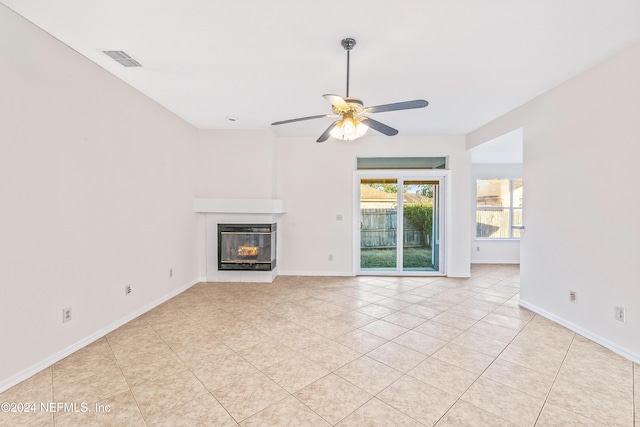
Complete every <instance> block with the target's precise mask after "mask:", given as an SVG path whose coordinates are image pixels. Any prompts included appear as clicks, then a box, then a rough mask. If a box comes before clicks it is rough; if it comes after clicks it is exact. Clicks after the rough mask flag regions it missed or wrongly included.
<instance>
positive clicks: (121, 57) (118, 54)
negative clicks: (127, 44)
mask: <svg viewBox="0 0 640 427" xmlns="http://www.w3.org/2000/svg"><path fill="white" fill-rule="evenodd" d="M102 52H103V53H104V54H105V55H107V56H108V57H109V58H111V59H113V60H114V61H116V62H118V63H120V64H121V65H124V66H125V67H142V64H141V63H139V62H138V61H136V60H135V59H133V58H132V57H131V56H130V55H129V54H128V53H126V52H124V51H122V50H103V51H102Z"/></svg>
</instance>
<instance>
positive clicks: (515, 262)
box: [471, 259, 520, 264]
mask: <svg viewBox="0 0 640 427" xmlns="http://www.w3.org/2000/svg"><path fill="white" fill-rule="evenodd" d="M471 264H520V260H512V259H505V260H499V259H491V260H481V259H478V260H475V259H472V260H471Z"/></svg>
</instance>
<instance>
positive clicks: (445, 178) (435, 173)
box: [352, 169, 451, 276]
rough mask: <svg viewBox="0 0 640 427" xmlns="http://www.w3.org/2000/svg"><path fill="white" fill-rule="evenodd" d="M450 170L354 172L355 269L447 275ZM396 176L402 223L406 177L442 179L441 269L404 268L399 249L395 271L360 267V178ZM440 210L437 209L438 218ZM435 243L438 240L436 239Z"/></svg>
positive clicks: (384, 273) (359, 273)
mask: <svg viewBox="0 0 640 427" xmlns="http://www.w3.org/2000/svg"><path fill="white" fill-rule="evenodd" d="M449 177H450V171H449V170H444V169H380V170H372V169H367V170H356V171H355V172H354V173H353V215H352V217H353V272H354V274H355V275H357V276H365V275H374V276H446V274H447V264H448V256H447V255H448V253H449V236H450V232H449V231H450V224H451V218H450V216H451V215H450V212H451V210H450V201H451V195H450V191H449V187H450V185H449V182H450V179H449ZM373 178H396V179H398V207H399V210H398V227H403V219H404V218H403V216H404V215H402V213H403V208H400V205H401V204H402V199H401V197H400V195H401V194H402V188H403V186H404V182H405V181H419V180H431V181H439V184H438V186H439V198H440V200H439V205H440V206H439V215H437V217H438V218H437V223H438V224H437V226H438V230H439V245H438V258H439V270H437V271H403V268H402V259H401V257H400V253H401V252H402V250H398V252H397V253H398V263H397V265H396V270H395V271H382V270H380V271H374V270H370V271H366V270H365V271H362V270H361V268H360V182H361V180H362V179H373ZM435 218H436V213H435V212H434V219H435ZM401 235H402V233H398V238H399V241H398V246H400V245H401V244H402V236H401ZM434 243H435V242H434Z"/></svg>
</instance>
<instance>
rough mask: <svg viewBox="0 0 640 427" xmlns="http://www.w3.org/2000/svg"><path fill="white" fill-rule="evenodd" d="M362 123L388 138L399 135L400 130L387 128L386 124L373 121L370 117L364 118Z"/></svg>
mask: <svg viewBox="0 0 640 427" xmlns="http://www.w3.org/2000/svg"><path fill="white" fill-rule="evenodd" d="M362 123H364V124H365V125H367V126H369V127H370V128H371V129H374V130H377V131H378V132H380V133H383V134H385V135H387V136H393V135H397V134H398V130H397V129H394V128H392V127H391V126H387V125H385V124H384V123H380V122H379V121H377V120H373V119H372V118H370V117H363V118H362Z"/></svg>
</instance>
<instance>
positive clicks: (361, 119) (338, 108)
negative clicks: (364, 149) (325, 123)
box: [271, 38, 429, 142]
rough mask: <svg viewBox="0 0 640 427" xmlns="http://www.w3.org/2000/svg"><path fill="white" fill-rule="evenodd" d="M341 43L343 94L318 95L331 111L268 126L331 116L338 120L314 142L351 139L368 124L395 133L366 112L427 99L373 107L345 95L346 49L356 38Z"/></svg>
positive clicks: (395, 108) (418, 104) (418, 103)
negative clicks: (343, 72) (343, 61)
mask: <svg viewBox="0 0 640 427" xmlns="http://www.w3.org/2000/svg"><path fill="white" fill-rule="evenodd" d="M341 44H342V47H343V48H344V49H345V50H346V51H347V96H346V97H344V98H343V97H341V96H340V95H322V96H323V97H324V99H326V100H327V101H329V102H330V103H331V109H332V110H333V113H334V114H320V115H317V116H308V117H299V118H297V119H289V120H283V121H280V122H274V123H271V125H272V126H277V125H283V124H286V123H293V122H300V121H303V120H313V119H322V118H331V117H340V119H339V120H336V121H335V122H333V123H331V125H330V126H329V127H328V128H327V130H325V131H324V132H323V133H322V135H320V138H318V139H317V140H316V142H324V141H326V140H327V139H329V137H330V136H331V137H333V138H336V139H341V140H343V141H353V140H354V139H356V138H360V137H361V136H362V135H364V134H365V133H366V132H367V130H368V129H369V128H372V129H374V130H377V131H378V132H380V133H383V134H385V135H387V136H393V135H397V134H398V130H397V129H394V128H392V127H391V126H387V125H385V124H384V123H380V122H379V121H377V120H374V119H372V118H371V117H368V116H367V115H368V114H372V113H383V112H385V111H398V110H409V109H412V108H424V107H426V106H427V105H429V103H428V102H427V101H425V100H424V99H416V100H414V101H405V102H396V103H393V104H384V105H376V106H373V107H364V103H363V102H362V100H361V99H358V98H353V97H350V96H349V60H350V55H349V54H350V52H351V50H352V49H353V47H354V46H355V45H356V41H355V40H354V39H352V38H346V39H343V40H342V42H341Z"/></svg>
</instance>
